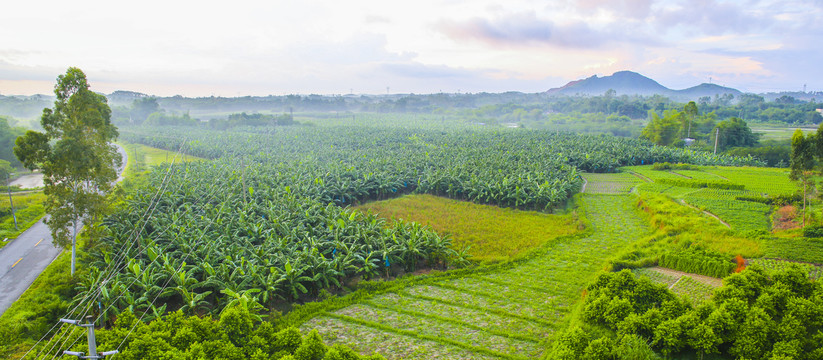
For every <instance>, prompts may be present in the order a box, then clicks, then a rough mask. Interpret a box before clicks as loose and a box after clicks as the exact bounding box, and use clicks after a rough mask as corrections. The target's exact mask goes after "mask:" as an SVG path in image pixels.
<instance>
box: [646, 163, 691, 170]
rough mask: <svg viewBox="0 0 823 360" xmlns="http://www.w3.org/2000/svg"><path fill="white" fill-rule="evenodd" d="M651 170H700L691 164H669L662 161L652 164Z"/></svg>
mask: <svg viewBox="0 0 823 360" xmlns="http://www.w3.org/2000/svg"><path fill="white" fill-rule="evenodd" d="M652 170H660V171H665V170H700V168H699V167H697V166H694V165H691V164H679V163H678V164H670V163H667V162H662V163H655V164H654V165H652Z"/></svg>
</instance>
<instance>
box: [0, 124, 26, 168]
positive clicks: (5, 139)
mask: <svg viewBox="0 0 823 360" xmlns="http://www.w3.org/2000/svg"><path fill="white" fill-rule="evenodd" d="M25 132H26V130H25V129H24V128H21V127H17V126H14V120H13V119H11V118H9V117H6V116H0V160H5V161H8V162H9V164H10V165H11V166H13V167H20V166H21V164H20V160H18V159H17V157H16V156H14V152H13V151H12V148H13V147H14V141H15V140H17V137H18V136H21V135H23V134H24V133H25ZM5 181H6V176H5V174H3V175H2V178H0V183H2V184H5Z"/></svg>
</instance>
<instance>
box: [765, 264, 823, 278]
mask: <svg viewBox="0 0 823 360" xmlns="http://www.w3.org/2000/svg"><path fill="white" fill-rule="evenodd" d="M749 265H750V266H751V265H757V266H760V267H762V268H763V269H765V270H766V272H769V273H772V272H776V271H782V270H783V269H785V268H786V267H788V266H789V265H795V266H799V267H800V268H801V269H803V270H804V271H806V273H807V274H808V275H809V278H810V279H814V280H818V279H820V278H821V277H823V265H816V264H807V263H800V262H795V261H787V260H780V259H753V260H751V262H750V263H749Z"/></svg>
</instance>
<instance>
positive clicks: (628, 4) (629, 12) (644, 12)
mask: <svg viewBox="0 0 823 360" xmlns="http://www.w3.org/2000/svg"><path fill="white" fill-rule="evenodd" d="M573 6H575V7H576V8H577V10H578V11H579V12H584V13H592V12H596V11H605V12H609V13H612V14H614V15H615V16H616V17H623V18H626V17H628V18H630V19H645V18H646V17H647V16H649V13H650V12H651V9H652V0H580V1H573Z"/></svg>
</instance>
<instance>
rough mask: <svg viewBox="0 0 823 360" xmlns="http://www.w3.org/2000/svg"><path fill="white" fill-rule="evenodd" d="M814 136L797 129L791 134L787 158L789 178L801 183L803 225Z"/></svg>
mask: <svg viewBox="0 0 823 360" xmlns="http://www.w3.org/2000/svg"><path fill="white" fill-rule="evenodd" d="M815 143H816V140H815V139H814V137H812V136H809V137H808V138H807V137H805V136H803V131H801V130H800V129H797V130H795V131H794V134H793V135H792V153H791V156H790V158H789V160H790V161H789V164H790V167H791V172H790V173H789V178H790V179H792V180H795V181H800V182H802V183H803V226H806V193H807V188H808V187H809V186H810V185H813V182H812V171H811V170H812V169H813V168H814V165H815V159H814V155H815V150H816V149H815Z"/></svg>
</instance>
